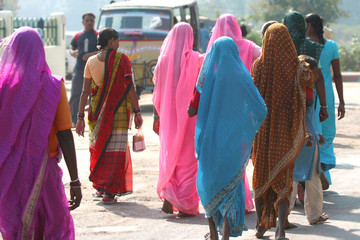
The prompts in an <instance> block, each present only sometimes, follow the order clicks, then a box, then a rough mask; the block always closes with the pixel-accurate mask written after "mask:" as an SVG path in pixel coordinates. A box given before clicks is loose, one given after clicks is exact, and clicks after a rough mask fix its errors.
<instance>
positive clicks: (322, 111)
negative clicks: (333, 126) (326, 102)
mask: <svg viewBox="0 0 360 240" xmlns="http://www.w3.org/2000/svg"><path fill="white" fill-rule="evenodd" d="M328 116H329V115H328V112H327V110H326V109H320V114H319V117H320V122H322V121H325V120H326V119H327V118H328Z"/></svg>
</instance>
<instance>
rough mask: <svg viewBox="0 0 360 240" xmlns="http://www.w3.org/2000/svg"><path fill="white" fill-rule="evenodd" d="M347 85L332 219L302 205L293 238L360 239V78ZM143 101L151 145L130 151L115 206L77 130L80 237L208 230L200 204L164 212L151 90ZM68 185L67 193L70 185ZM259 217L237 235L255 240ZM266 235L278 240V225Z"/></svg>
mask: <svg viewBox="0 0 360 240" xmlns="http://www.w3.org/2000/svg"><path fill="white" fill-rule="evenodd" d="M68 84H69V82H68V83H67V85H68ZM344 85H345V90H344V91H345V101H346V110H347V112H346V118H345V119H343V120H341V121H338V122H337V124H338V125H337V129H338V130H337V137H336V139H335V152H336V156H337V167H336V169H335V170H333V171H332V177H333V185H332V186H331V187H330V189H329V190H328V191H325V192H324V201H325V204H324V211H326V212H327V213H328V214H329V216H330V219H329V221H328V222H327V223H325V224H321V225H315V226H314V225H308V223H307V221H306V218H305V216H304V210H303V208H302V207H301V206H299V204H298V206H297V207H295V209H294V211H293V212H292V214H291V215H290V221H292V222H294V223H296V224H297V225H298V228H296V229H293V230H289V231H287V237H288V238H289V239H320V240H321V239H360V190H359V182H360V175H359V170H360V124H359V123H360V120H359V119H360V83H345V84H344ZM141 105H142V106H143V118H144V126H143V129H144V132H145V137H146V145H147V150H146V151H144V152H141V153H132V161H133V172H134V176H133V182H134V192H133V194H131V195H128V196H124V197H121V198H118V202H117V203H116V204H114V205H110V206H109V205H104V204H102V203H101V202H99V201H94V199H93V198H92V197H91V195H92V193H94V189H93V188H92V187H91V183H90V182H89V181H88V176H89V152H88V141H87V138H79V137H78V136H77V135H76V134H74V136H75V141H76V151H77V157H78V165H79V174H80V178H81V180H82V184H83V196H84V198H83V201H82V203H81V206H80V207H79V208H78V209H76V210H75V211H73V212H72V215H73V218H74V222H75V228H76V239H84V240H85V239H97V240H101V239H126V240H139V239H141V240H142V239H144V240H150V239H154V240H155V239H172V240H180V239H181V240H182V239H186V240H191V239H204V238H203V235H204V234H205V233H206V232H208V227H207V221H206V219H205V218H204V210H203V209H202V208H201V209H200V214H199V215H197V216H196V217H192V218H183V219H178V218H176V215H166V214H163V213H162V212H161V211H160V208H161V205H162V202H161V201H160V200H159V198H158V196H157V194H156V183H157V176H158V151H159V142H158V137H157V135H156V134H155V133H153V132H152V113H151V112H150V110H151V95H144V96H143V97H142V100H141ZM131 134H132V132H131ZM131 139H132V137H131V136H130V137H129V140H130V141H131ZM130 144H131V142H130ZM61 166H62V167H63V169H64V177H63V180H64V182H68V181H69V176H68V173H67V170H66V168H64V167H65V164H64V163H63V162H62V163H61ZM252 170H253V168H252V164H251V163H250V164H249V165H248V169H247V174H248V177H249V181H250V185H251V178H252ZM65 187H66V192H67V193H68V184H65ZM255 219H256V218H255V212H253V213H250V214H248V215H247V223H248V228H249V231H247V232H244V233H243V236H242V237H239V238H236V239H256V238H255V237H254V233H255V232H254V228H255V224H256V223H255ZM265 236H266V237H267V238H266V239H274V230H270V231H268V232H267V233H266V234H265ZM234 239H235V238H234Z"/></svg>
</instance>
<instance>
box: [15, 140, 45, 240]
mask: <svg viewBox="0 0 360 240" xmlns="http://www.w3.org/2000/svg"><path fill="white" fill-rule="evenodd" d="M48 160H49V147H47V149H46V152H45V156H44V159H43V162H42V165H41V169H40V173H39V177H38V179H37V180H36V182H35V186H34V189H33V191H32V193H31V195H30V198H29V201H28V203H27V204H26V207H25V211H24V215H23V217H22V225H23V226H22V230H21V238H22V239H24V240H26V239H28V238H29V233H30V230H31V225H32V221H33V218H34V213H35V208H36V205H37V201H38V199H39V195H40V191H41V188H42V186H43V180H44V174H45V170H46V167H47V163H48Z"/></svg>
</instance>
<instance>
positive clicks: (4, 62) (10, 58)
mask: <svg viewBox="0 0 360 240" xmlns="http://www.w3.org/2000/svg"><path fill="white" fill-rule="evenodd" d="M0 49H1V50H0V52H1V59H0V73H1V75H0V182H1V184H0V232H1V233H2V236H3V237H4V239H20V238H21V239H30V238H31V237H34V236H35V239H42V238H44V237H45V238H48V237H49V236H51V237H53V238H56V239H73V238H74V227H73V222H72V218H71V216H70V213H69V210H68V209H67V207H68V204H67V201H66V197H65V193H64V188H63V185H59V181H60V182H61V170H60V169H59V168H58V166H57V161H56V160H55V159H51V158H49V150H48V141H49V133H50V130H51V127H52V125H53V122H54V118H55V113H56V110H57V106H58V103H59V101H60V97H61V92H60V86H61V80H60V79H57V78H55V77H53V76H52V75H51V72H50V69H49V67H48V65H47V63H46V60H45V51H44V46H43V43H42V40H41V38H40V35H39V33H38V32H37V31H36V30H34V29H32V28H29V27H23V28H19V29H18V30H17V31H16V32H15V33H13V34H12V35H11V36H9V37H7V38H6V39H5V40H3V41H2V42H1V44H0ZM54 178H56V179H54ZM49 195H50V197H51V200H50V199H49V198H48V197H49ZM64 198H65V199H64ZM39 199H40V200H39ZM59 203H60V204H59ZM9 204H10V205H11V207H9ZM44 208H46V209H47V211H46V213H45V214H44V215H45V216H46V217H51V219H52V220H51V222H46V230H45V232H44V233H43V234H42V235H41V236H38V235H37V231H38V228H39V225H42V224H44V218H42V217H39V216H42V215H41V213H40V212H41V211H43V210H44ZM48 234H50V235H48Z"/></svg>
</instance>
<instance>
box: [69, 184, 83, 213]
mask: <svg viewBox="0 0 360 240" xmlns="http://www.w3.org/2000/svg"><path fill="white" fill-rule="evenodd" d="M70 197H71V198H70V201H69V210H70V211H71V210H74V209H75V208H77V207H79V206H80V202H81V199H82V193H81V187H80V186H76V187H70Z"/></svg>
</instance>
